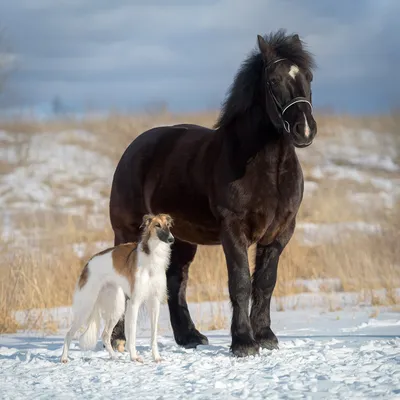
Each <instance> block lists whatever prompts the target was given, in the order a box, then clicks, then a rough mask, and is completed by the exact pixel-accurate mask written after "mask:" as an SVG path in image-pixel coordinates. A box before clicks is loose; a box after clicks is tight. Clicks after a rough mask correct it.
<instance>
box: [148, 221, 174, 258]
mask: <svg viewBox="0 0 400 400" xmlns="http://www.w3.org/2000/svg"><path fill="white" fill-rule="evenodd" d="M172 222H173V221H172V218H171V216H170V215H168V214H157V215H153V214H146V215H144V216H143V222H142V225H141V228H144V229H143V233H142V240H141V242H142V249H143V251H144V252H145V253H146V254H149V253H150V249H149V245H148V241H149V239H150V237H151V235H153V234H156V233H155V228H156V226H157V225H159V226H160V227H161V229H169V228H171V226H172Z"/></svg>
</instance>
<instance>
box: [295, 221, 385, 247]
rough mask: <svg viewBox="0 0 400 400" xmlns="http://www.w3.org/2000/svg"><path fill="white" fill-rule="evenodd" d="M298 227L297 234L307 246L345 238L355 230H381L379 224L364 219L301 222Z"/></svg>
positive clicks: (366, 231)
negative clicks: (338, 221)
mask: <svg viewBox="0 0 400 400" xmlns="http://www.w3.org/2000/svg"><path fill="white" fill-rule="evenodd" d="M296 229H297V230H296V236H297V237H298V238H299V239H300V240H301V242H302V244H304V245H307V246H315V245H317V244H323V243H334V242H335V241H337V239H343V237H344V236H345V235H351V233H352V232H354V231H359V232H364V233H369V234H376V233H379V232H380V230H381V228H380V226H379V225H378V224H371V223H367V222H363V221H353V222H340V223H331V224H322V223H321V224H316V223H312V222H299V223H298V224H297V226H296Z"/></svg>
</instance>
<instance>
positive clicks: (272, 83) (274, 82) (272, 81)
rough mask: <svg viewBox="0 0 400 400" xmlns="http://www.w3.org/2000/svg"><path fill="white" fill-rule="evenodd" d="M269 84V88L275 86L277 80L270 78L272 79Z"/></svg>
mask: <svg viewBox="0 0 400 400" xmlns="http://www.w3.org/2000/svg"><path fill="white" fill-rule="evenodd" d="M270 83H271V86H276V85H277V84H278V83H279V80H278V79H276V78H272V79H271V80H270Z"/></svg>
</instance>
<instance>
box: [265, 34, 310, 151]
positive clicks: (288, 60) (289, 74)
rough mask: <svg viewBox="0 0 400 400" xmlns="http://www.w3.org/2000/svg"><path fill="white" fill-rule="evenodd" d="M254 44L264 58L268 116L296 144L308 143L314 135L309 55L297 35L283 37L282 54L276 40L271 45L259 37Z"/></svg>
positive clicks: (304, 144)
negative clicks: (275, 42)
mask: <svg viewBox="0 0 400 400" xmlns="http://www.w3.org/2000/svg"><path fill="white" fill-rule="evenodd" d="M258 47H259V49H260V52H261V54H262V57H263V61H264V84H265V87H266V91H265V93H266V99H265V101H266V109H267V113H268V116H269V118H270V119H271V121H272V123H273V124H274V126H275V127H276V128H277V129H279V130H282V131H286V132H288V133H289V134H290V135H291V137H292V140H293V143H294V145H295V146H296V147H307V146H309V145H310V144H311V143H312V141H313V139H314V137H315V135H316V134H317V123H316V121H315V119H314V117H313V108H312V100H311V82H312V79H313V75H312V72H311V64H312V60H311V57H310V56H309V54H308V53H307V52H306V51H304V50H303V46H302V43H301V41H300V39H299V36H298V35H293V36H291V37H289V39H288V38H285V43H284V46H281V48H282V49H283V50H284V52H283V54H282V51H280V50H281V49H280V46H279V43H278V45H276V44H271V43H269V42H268V41H267V40H265V39H264V38H263V37H261V36H258ZM292 54H293V56H292ZM295 60H297V62H295Z"/></svg>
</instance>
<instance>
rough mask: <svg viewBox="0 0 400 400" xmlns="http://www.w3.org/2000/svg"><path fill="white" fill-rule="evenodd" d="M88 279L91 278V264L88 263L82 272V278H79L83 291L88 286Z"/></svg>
mask: <svg viewBox="0 0 400 400" xmlns="http://www.w3.org/2000/svg"><path fill="white" fill-rule="evenodd" d="M88 278H89V262H87V263H86V265H85V266H84V268H83V270H82V272H81V276H80V277H79V281H78V285H79V289H82V288H83V287H84V286H85V285H86V283H87V281H88Z"/></svg>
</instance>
